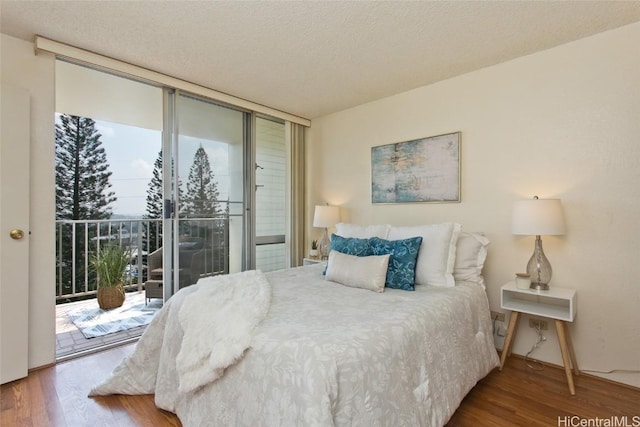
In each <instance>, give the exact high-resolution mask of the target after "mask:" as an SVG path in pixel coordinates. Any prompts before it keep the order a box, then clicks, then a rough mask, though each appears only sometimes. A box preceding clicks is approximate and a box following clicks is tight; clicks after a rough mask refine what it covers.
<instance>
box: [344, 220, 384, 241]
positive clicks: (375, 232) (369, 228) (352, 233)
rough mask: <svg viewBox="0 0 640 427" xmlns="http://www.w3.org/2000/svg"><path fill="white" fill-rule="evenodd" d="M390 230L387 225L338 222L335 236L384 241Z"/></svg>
mask: <svg viewBox="0 0 640 427" xmlns="http://www.w3.org/2000/svg"><path fill="white" fill-rule="evenodd" d="M390 228H391V226H390V225H389V224H380V225H358V224H348V223H346V222H340V223H338V224H336V230H337V231H336V234H337V235H339V236H342V237H356V238H358V239H368V238H370V237H379V238H381V239H386V238H387V236H388V235H389V229H390Z"/></svg>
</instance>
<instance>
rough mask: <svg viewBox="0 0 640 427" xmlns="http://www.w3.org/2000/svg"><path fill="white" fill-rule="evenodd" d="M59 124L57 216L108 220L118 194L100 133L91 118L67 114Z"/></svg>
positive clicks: (57, 134)
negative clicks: (113, 188) (111, 189)
mask: <svg viewBox="0 0 640 427" xmlns="http://www.w3.org/2000/svg"><path fill="white" fill-rule="evenodd" d="M60 122H61V123H59V124H56V218H57V219H108V218H110V217H111V213H112V210H111V209H112V208H111V206H110V205H111V204H112V203H113V202H115V201H116V197H115V193H114V192H113V191H109V188H111V184H110V183H109V177H110V176H111V172H110V171H109V163H108V162H107V155H106V153H105V151H104V148H102V141H100V137H101V136H102V135H100V132H98V130H97V129H96V128H95V122H94V121H93V120H92V119H90V118H88V117H78V116H72V115H68V114H63V115H61V116H60Z"/></svg>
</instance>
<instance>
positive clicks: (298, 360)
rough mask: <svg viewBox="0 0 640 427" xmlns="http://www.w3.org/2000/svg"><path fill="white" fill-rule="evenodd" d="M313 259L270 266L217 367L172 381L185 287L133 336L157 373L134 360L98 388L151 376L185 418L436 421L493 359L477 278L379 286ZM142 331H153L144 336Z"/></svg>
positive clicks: (202, 422) (198, 421) (133, 387)
mask: <svg viewBox="0 0 640 427" xmlns="http://www.w3.org/2000/svg"><path fill="white" fill-rule="evenodd" d="M323 268H324V267H323V266H322V265H313V266H308V267H301V268H295V269H289V270H282V271H279V272H273V273H268V274H267V277H268V279H269V282H270V283H271V287H272V297H271V308H270V311H269V313H268V314H267V316H266V317H265V319H264V320H263V321H262V323H261V324H260V325H259V326H258V327H257V328H256V329H255V335H254V337H253V341H252V343H251V348H250V349H249V350H247V351H246V353H245V354H244V357H243V359H242V360H240V361H239V362H238V363H236V364H234V365H232V366H230V367H229V368H227V369H226V371H225V372H224V375H223V376H222V377H221V378H219V379H217V380H215V381H213V382H211V383H209V384H207V385H206V386H204V387H202V388H200V389H198V390H196V391H193V392H188V393H180V392H179V391H178V388H179V387H178V383H179V379H178V374H177V369H176V357H177V355H178V353H179V351H180V345H181V344H180V343H181V341H182V337H183V335H184V331H183V330H182V329H181V328H180V326H179V322H171V324H172V325H174V326H173V327H171V328H170V327H168V326H167V327H166V328H165V324H167V325H168V324H169V323H168V322H167V318H168V317H169V316H170V313H171V312H172V311H175V310H177V309H178V308H179V306H180V304H181V302H182V300H184V298H185V297H186V296H187V295H188V294H190V293H191V292H196V291H197V287H196V286H192V287H189V288H185V289H183V290H182V291H180V292H178V293H177V294H176V295H175V296H174V297H173V298H172V299H171V300H170V301H169V302H168V303H167V304H166V306H165V308H164V309H163V310H161V312H160V313H158V315H157V316H156V319H154V321H153V322H152V324H151V325H150V326H149V327H148V329H147V331H146V332H145V334H144V336H143V337H142V338H141V340H140V343H139V344H138V347H145V351H146V352H147V353H146V354H144V355H143V356H144V357H142V358H141V360H144V361H145V362H144V365H146V366H148V367H153V366H156V367H158V369H157V375H153V378H149V375H150V374H148V373H146V372H144V371H145V368H144V366H140V367H139V368H138V369H139V370H140V371H141V372H133V371H134V370H137V369H128V370H126V372H125V371H123V372H121V373H118V372H117V370H118V369H116V375H115V377H114V378H116V379H117V381H116V383H118V384H120V386H121V390H117V389H111V390H108V392H109V393H126V394H132V393H148V392H149V391H148V390H142V389H137V384H136V383H137V382H138V381H139V380H140V381H142V382H145V381H146V382H147V383H149V382H152V383H153V384H155V388H154V390H153V391H155V394H156V396H155V399H156V404H157V405H158V406H159V407H160V408H163V409H166V410H169V411H172V412H175V413H176V414H178V417H179V418H180V420H181V421H182V423H183V424H184V425H185V426H334V425H335V426H367V427H368V426H391V425H393V426H441V425H443V424H445V423H446V422H447V420H448V419H449V418H450V417H451V415H452V414H453V412H454V411H455V410H456V408H457V407H458V405H459V404H460V402H461V400H462V398H463V397H464V396H465V395H466V394H467V392H468V391H469V390H470V389H471V388H472V387H473V386H474V385H475V384H476V382H477V381H478V380H479V379H481V378H483V377H484V376H485V375H487V374H488V373H489V372H490V371H491V370H492V369H493V368H494V367H496V366H497V365H498V357H497V354H496V351H495V348H494V345H493V339H492V333H491V321H490V316H489V308H488V302H487V297H486V295H485V293H484V290H483V289H482V288H481V287H480V286H478V285H476V284H472V283H459V284H458V285H457V286H456V287H454V288H436V287H430V286H417V287H416V291H415V292H406V291H401V290H394V289H385V292H384V293H382V294H379V293H374V292H370V291H367V290H362V289H356V288H349V287H346V286H342V285H339V284H336V283H332V282H328V281H325V280H323V279H322V274H321V273H322V269H323ZM158 331H162V333H160V334H159V333H158ZM147 336H150V337H152V339H153V340H154V341H157V342H153V343H152V344H151V345H149V344H148V343H145V342H148V341H149V340H148V339H147ZM136 351H137V350H136ZM147 370H148V371H153V369H152V368H148V369H147ZM118 377H119V378H118ZM133 377H139V378H133ZM113 383H114V382H113V381H112V382H111V384H113Z"/></svg>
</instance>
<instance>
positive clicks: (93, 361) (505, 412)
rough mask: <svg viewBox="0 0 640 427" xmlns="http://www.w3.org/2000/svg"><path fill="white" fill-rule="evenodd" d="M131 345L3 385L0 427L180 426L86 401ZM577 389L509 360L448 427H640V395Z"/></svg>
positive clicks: (111, 399)
mask: <svg viewBox="0 0 640 427" xmlns="http://www.w3.org/2000/svg"><path fill="white" fill-rule="evenodd" d="M133 347H134V344H129V345H126V346H123V347H118V348H115V349H112V350H108V351H104V352H101V353H96V354H93V355H90V356H86V357H82V358H79V359H74V360H70V361H67V362H63V363H60V364H58V365H55V366H52V367H50V368H46V369H41V370H37V371H34V372H31V373H30V374H29V376H28V377H27V378H25V379H22V380H19V381H14V382H12V383H9V384H5V385H3V386H1V387H0V388H1V393H2V397H1V417H0V425H2V426H3V427H8V426H34V427H44V426H55V427H59V426H60V427H64V426H69V427H81V426H91V427H99V426H180V425H181V424H180V421H179V420H178V418H177V417H176V416H175V415H174V414H171V413H168V412H165V411H162V410H159V409H157V408H156V407H155V404H154V402H153V396H151V395H146V396H108V397H100V398H88V397H87V393H88V392H89V390H90V389H91V387H92V386H93V385H94V384H96V383H98V382H99V381H101V380H103V379H104V378H105V377H106V376H107V375H108V374H109V373H110V372H111V370H112V369H113V368H114V367H115V366H116V365H117V364H118V363H119V361H120V360H122V358H123V357H125V356H126V355H128V354H129V353H131V351H132V350H133ZM575 384H576V395H575V396H571V395H570V394H569V390H568V388H567V382H566V377H565V373H564V370H562V369H559V368H556V367H549V366H547V367H546V368H545V369H544V370H543V371H533V370H531V369H529V368H528V367H527V366H526V364H525V363H524V361H523V360H522V359H521V358H518V357H513V356H512V357H510V358H509V359H508V360H507V363H506V365H505V367H504V370H503V371H502V372H499V371H498V370H497V369H496V370H494V371H493V372H492V373H490V374H489V375H488V376H487V377H486V378H485V379H483V380H482V381H480V383H478V385H476V387H475V388H474V389H473V390H471V392H470V393H469V394H468V395H467V397H466V398H465V399H464V401H463V402H462V404H461V405H460V407H459V408H458V410H457V411H456V413H455V414H454V415H453V417H452V418H451V420H450V421H449V423H448V424H447V426H448V427H454V426H455V427H457V426H462V427H464V426H558V425H560V426H571V425H581V424H577V422H579V421H575V420H574V421H573V422H574V423H573V424H571V423H570V422H569V421H568V420H567V422H565V423H560V424H559V422H558V417H561V419H564V417H565V416H566V417H572V416H578V417H581V418H583V419H595V418H596V417H598V418H601V419H602V418H607V419H610V418H611V417H618V419H622V418H621V417H624V416H626V417H627V420H626V425H640V390H638V389H633V388H629V387H625V386H622V385H617V384H612V383H609V382H605V381H602V380H599V379H596V378H593V377H590V376H586V375H580V376H578V377H575ZM634 416H636V417H638V418H635V419H634V418H633V417H634ZM634 420H635V424H634ZM586 422H587V421H585V423H586ZM583 425H587V424H583ZM588 425H596V424H588ZM600 425H607V424H600ZM611 425H623V426H624V425H625V424H611Z"/></svg>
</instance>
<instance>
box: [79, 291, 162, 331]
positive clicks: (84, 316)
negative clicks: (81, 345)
mask: <svg viewBox="0 0 640 427" xmlns="http://www.w3.org/2000/svg"><path fill="white" fill-rule="evenodd" d="M128 297H129V294H127V298H128ZM139 301H140V299H139V298H130V301H129V304H127V302H128V301H127V299H125V301H124V304H123V305H122V307H118V308H114V309H113V310H103V309H101V308H100V307H98V301H97V300H96V306H95V307H84V308H81V309H79V310H76V311H73V312H70V313H68V316H69V320H71V321H72V322H73V324H74V325H76V327H77V328H78V329H79V330H80V332H82V335H84V336H85V338H95V337H101V336H103V335H107V334H113V333H115V332H120V331H126V330H127V329H132V328H136V327H138V326H143V325H148V324H149V323H150V322H151V320H152V319H153V316H155V315H156V313H157V312H158V310H159V309H160V308H161V307H162V301H161V300H151V302H150V303H149V304H148V305H145V304H144V302H142V303H140V302H139ZM143 301H144V300H143Z"/></svg>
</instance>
